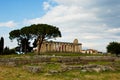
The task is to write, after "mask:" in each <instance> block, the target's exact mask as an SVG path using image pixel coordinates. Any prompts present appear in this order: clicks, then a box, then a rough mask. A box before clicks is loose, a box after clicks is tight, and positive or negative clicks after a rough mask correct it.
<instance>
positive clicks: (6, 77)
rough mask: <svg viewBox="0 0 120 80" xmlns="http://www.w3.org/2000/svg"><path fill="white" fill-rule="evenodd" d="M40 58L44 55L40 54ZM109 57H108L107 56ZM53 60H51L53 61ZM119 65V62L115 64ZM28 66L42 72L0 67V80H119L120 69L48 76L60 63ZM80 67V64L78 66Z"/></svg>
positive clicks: (9, 56)
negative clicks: (39, 67) (40, 68)
mask: <svg viewBox="0 0 120 80" xmlns="http://www.w3.org/2000/svg"><path fill="white" fill-rule="evenodd" d="M41 55H42V56H44V55H46V54H44V53H43V54H41ZM53 55H55V56H71V57H74V56H106V55H101V54H97V55H90V54H76V53H75V54H73V53H66V54H65V53H61V54H60V53H47V56H53ZM32 56H34V54H32V53H30V54H24V55H7V56H0V58H12V57H19V58H23V59H25V58H27V57H32ZM107 56H110V55H107ZM54 60H55V59H52V61H54ZM111 63H112V62H99V61H98V62H90V63H89V64H100V65H109V64H111ZM115 63H117V64H119V65H120V61H117V62H115ZM26 65H30V66H41V67H42V68H43V71H42V72H40V73H30V72H28V71H26V70H24V69H23V66H25V65H19V66H17V67H10V66H0V80H120V68H119V70H118V71H104V72H100V73H97V72H81V71H80V70H79V69H78V70H70V71H66V72H62V73H55V74H49V70H60V69H61V67H60V66H61V65H62V64H61V63H49V64H47V63H40V64H26ZM79 65H81V64H79Z"/></svg>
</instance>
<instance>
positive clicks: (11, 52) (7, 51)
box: [3, 47, 16, 55]
mask: <svg viewBox="0 0 120 80" xmlns="http://www.w3.org/2000/svg"><path fill="white" fill-rule="evenodd" d="M10 54H16V52H15V49H9V48H8V47H5V49H4V52H3V55H10Z"/></svg>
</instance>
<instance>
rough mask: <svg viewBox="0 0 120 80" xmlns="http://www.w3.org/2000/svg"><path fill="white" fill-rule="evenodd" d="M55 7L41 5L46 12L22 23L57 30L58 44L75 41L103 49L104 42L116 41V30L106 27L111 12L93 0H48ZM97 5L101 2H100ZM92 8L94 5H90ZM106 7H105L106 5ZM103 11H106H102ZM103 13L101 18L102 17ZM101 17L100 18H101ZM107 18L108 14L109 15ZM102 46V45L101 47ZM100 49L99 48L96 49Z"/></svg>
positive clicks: (89, 46) (47, 4) (46, 4)
mask: <svg viewBox="0 0 120 80" xmlns="http://www.w3.org/2000/svg"><path fill="white" fill-rule="evenodd" d="M50 1H55V2H57V3H58V5H56V6H54V7H51V4H50V3H49V2H44V3H43V5H44V9H45V10H46V9H48V8H49V7H51V9H50V10H48V11H47V12H46V14H45V15H44V16H42V17H39V18H35V19H31V20H25V23H26V24H38V23H47V24H52V25H55V26H57V27H59V28H60V30H61V32H62V36H63V37H62V38H60V39H57V40H59V41H65V42H66V41H69V42H72V41H73V40H74V38H78V39H79V40H80V41H79V42H82V43H83V47H88V48H91V47H92V48H95V49H98V50H104V51H105V47H106V43H109V41H112V40H120V39H119V38H118V36H117V35H114V34H112V33H113V32H119V31H120V29H118V28H115V29H114V28H113V29H111V27H109V25H110V23H109V24H108V23H107V22H106V20H107V21H108V18H106V14H107V17H109V16H108V15H109V13H112V11H111V9H109V8H107V9H106V7H105V9H104V8H103V7H104V6H102V5H99V7H98V5H97V4H99V2H100V1H99V2H98V3H97V0H50ZM100 3H104V1H103V0H102V1H101V2H100ZM93 5H94V6H93ZM107 5H108V4H107ZM105 10H107V12H105ZM104 14H105V18H104V16H103V15H104ZM101 16H102V17H101ZM110 18H111V15H110ZM102 43H104V44H102ZM100 46H101V47H100Z"/></svg>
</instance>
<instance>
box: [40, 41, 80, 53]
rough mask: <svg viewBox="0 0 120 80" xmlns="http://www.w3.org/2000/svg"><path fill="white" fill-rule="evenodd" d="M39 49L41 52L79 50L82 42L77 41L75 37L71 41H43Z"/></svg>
mask: <svg viewBox="0 0 120 80" xmlns="http://www.w3.org/2000/svg"><path fill="white" fill-rule="evenodd" d="M38 46H39V45H38ZM40 51H41V52H81V51H82V44H81V43H78V40H77V39H75V40H74V41H73V43H70V42H54V41H44V42H43V44H42V46H41V50H40Z"/></svg>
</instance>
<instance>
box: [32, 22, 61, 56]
mask: <svg viewBox="0 0 120 80" xmlns="http://www.w3.org/2000/svg"><path fill="white" fill-rule="evenodd" d="M30 33H31V34H32V36H34V37H36V39H37V42H38V43H37V44H38V54H40V50H41V45H42V43H43V41H44V40H48V39H52V38H56V37H61V32H60V30H59V28H57V27H56V26H52V25H48V24H33V25H31V26H30Z"/></svg>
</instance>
